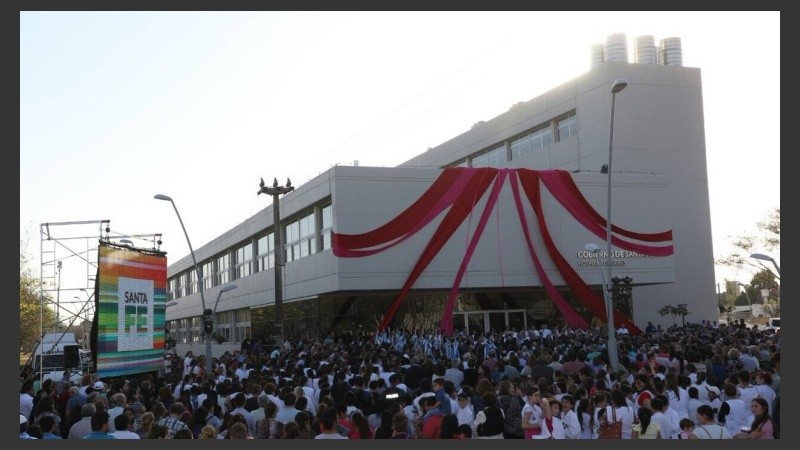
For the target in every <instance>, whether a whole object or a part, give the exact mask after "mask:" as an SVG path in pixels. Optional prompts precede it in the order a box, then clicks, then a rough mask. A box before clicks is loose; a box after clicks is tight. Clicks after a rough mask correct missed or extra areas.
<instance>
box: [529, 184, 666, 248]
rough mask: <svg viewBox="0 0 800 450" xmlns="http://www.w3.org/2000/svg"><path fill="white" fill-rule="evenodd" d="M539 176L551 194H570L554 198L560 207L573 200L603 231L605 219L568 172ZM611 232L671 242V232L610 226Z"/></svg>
mask: <svg viewBox="0 0 800 450" xmlns="http://www.w3.org/2000/svg"><path fill="white" fill-rule="evenodd" d="M539 176H540V177H541V178H542V182H543V183H544V185H545V186H547V188H548V189H549V190H550V192H553V191H554V189H555V190H559V191H562V192H564V193H569V194H571V195H563V196H561V195H559V196H556V198H557V199H558V201H559V202H561V204H562V205H564V206H565V207H567V205H566V204H565V203H564V201H565V200H568V199H574V200H575V201H576V202H577V204H578V208H577V209H578V210H583V211H586V213H587V214H588V215H589V216H590V217H591V220H592V221H593V222H595V223H598V224H600V226H601V227H603V228H604V229H605V227H606V219H605V218H604V217H602V216H601V215H600V213H598V212H597V211H596V210H595V209H594V207H593V206H592V205H591V203H589V201H588V200H586V197H584V196H583V194H581V191H580V189H578V186H577V185H576V184H575V180H573V179H572V176H571V175H570V174H569V173H568V172H566V171H564V170H541V171H539ZM567 209H570V208H567ZM611 232H612V233H617V234H621V235H622V236H626V237H629V238H631V239H636V240H637V241H644V242H664V241H671V240H672V230H669V231H662V232H660V233H637V232H635V231H630V230H626V229H624V228H621V227H618V226H616V225H614V224H611Z"/></svg>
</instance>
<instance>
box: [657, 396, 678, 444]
mask: <svg viewBox="0 0 800 450" xmlns="http://www.w3.org/2000/svg"><path fill="white" fill-rule="evenodd" d="M661 397H662V399H661V400H662V401H663V402H664V411H663V413H664V415H665V416H667V418H669V422H670V425H672V434H671V435H670V436H669V439H680V433H681V419H683V417H681V416H680V414H678V412H677V411H675V410H674V409H673V408H672V406H670V404H669V399H668V398H667V397H666V396H664V395H662V396H661ZM664 438H665V439H666V437H664Z"/></svg>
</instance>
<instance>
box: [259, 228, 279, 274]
mask: <svg viewBox="0 0 800 450" xmlns="http://www.w3.org/2000/svg"><path fill="white" fill-rule="evenodd" d="M256 246H258V249H257V250H258V258H257V259H258V271H259V272H261V271H262V270H267V269H269V268H270V267H275V234H274V233H269V234H268V235H266V236H262V237H260V238H259V239H258V241H256Z"/></svg>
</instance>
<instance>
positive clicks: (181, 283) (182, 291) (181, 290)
mask: <svg viewBox="0 0 800 450" xmlns="http://www.w3.org/2000/svg"><path fill="white" fill-rule="evenodd" d="M186 280H187V278H186V272H183V273H182V274H180V275H178V294H177V297H176V298H181V297H184V296H185V295H186Z"/></svg>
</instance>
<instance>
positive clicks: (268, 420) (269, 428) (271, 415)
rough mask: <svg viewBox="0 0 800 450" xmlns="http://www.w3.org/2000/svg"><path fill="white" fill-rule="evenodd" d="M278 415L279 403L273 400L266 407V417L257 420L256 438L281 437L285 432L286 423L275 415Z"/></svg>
mask: <svg viewBox="0 0 800 450" xmlns="http://www.w3.org/2000/svg"><path fill="white" fill-rule="evenodd" d="M277 415H278V405H276V404H275V402H273V401H272V400H269V401H268V402H267V405H266V406H265V407H264V418H263V419H259V420H258V421H257V422H256V435H255V438H256V439H280V438H281V437H282V436H283V434H284V430H283V428H284V425H283V423H281V422H280V421H279V420H277V419H276V418H275V417H276V416H277Z"/></svg>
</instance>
